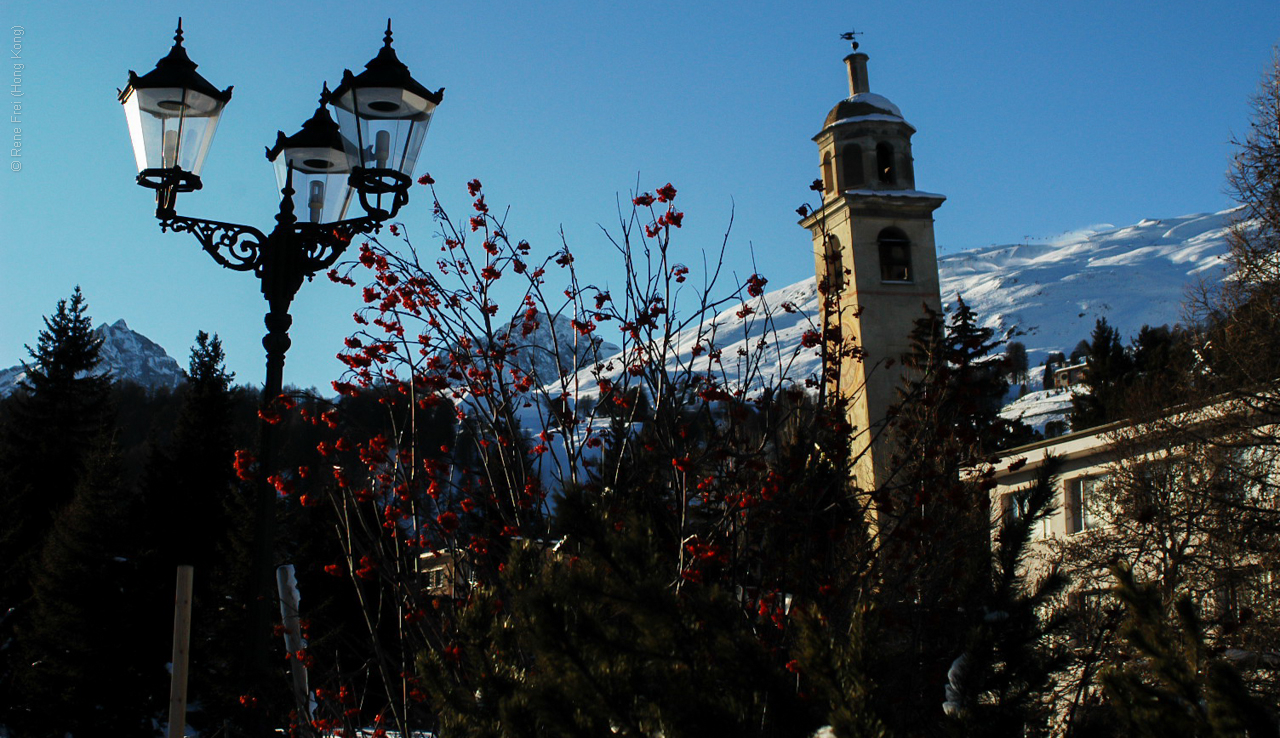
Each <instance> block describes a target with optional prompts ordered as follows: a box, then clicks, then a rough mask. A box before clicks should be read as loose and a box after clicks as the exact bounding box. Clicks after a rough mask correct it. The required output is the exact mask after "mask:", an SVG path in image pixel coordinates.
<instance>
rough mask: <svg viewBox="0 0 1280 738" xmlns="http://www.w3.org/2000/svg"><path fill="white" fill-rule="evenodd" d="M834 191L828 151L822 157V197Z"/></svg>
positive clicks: (833, 179) (833, 174)
mask: <svg viewBox="0 0 1280 738" xmlns="http://www.w3.org/2000/svg"><path fill="white" fill-rule="evenodd" d="M834 191H835V173H834V172H833V171H832V168H831V152H830V151H828V152H827V153H826V154H824V155H823V157H822V193H823V194H824V195H826V194H830V193H832V192H834Z"/></svg>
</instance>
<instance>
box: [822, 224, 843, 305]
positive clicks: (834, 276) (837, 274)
mask: <svg viewBox="0 0 1280 738" xmlns="http://www.w3.org/2000/svg"><path fill="white" fill-rule="evenodd" d="M823 256H824V258H825V260H826V274H825V275H824V278H823V285H824V286H825V287H826V289H827V294H828V295H838V294H840V293H841V292H842V291H843V290H844V252H843V251H842V250H841V248H840V239H838V238H836V237H835V236H827V243H826V246H825V253H824V255H823Z"/></svg>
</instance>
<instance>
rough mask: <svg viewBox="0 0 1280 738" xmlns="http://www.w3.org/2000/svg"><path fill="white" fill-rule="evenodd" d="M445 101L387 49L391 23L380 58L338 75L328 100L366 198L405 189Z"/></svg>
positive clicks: (442, 89)
mask: <svg viewBox="0 0 1280 738" xmlns="http://www.w3.org/2000/svg"><path fill="white" fill-rule="evenodd" d="M443 97H444V88H441V89H439V90H437V91H436V92H432V91H431V90H428V89H427V88H425V87H423V86H422V85H421V84H419V83H418V82H417V80H415V79H414V78H413V77H412V76H411V75H410V74H409V68H408V67H406V66H405V65H404V63H402V62H401V61H400V60H399V59H398V58H397V57H396V52H395V50H394V49H392V48H391V22H390V21H387V33H386V36H385V38H384V39H383V47H382V49H381V51H379V52H378V55H377V56H376V57H374V58H373V60H372V61H370V62H369V63H368V64H366V65H365V71H363V72H361V73H360V74H358V75H353V74H351V71H350V70H346V71H344V72H343V73H342V83H341V84H339V85H338V87H337V88H336V89H334V91H333V92H332V93H331V94H330V95H329V103H330V104H331V105H333V107H334V110H335V112H336V113H337V116H338V125H339V126H340V127H341V130H342V134H343V136H344V137H345V138H346V140H347V142H348V145H349V146H350V147H351V148H350V149H349V150H348V151H349V155H350V159H351V162H352V166H353V167H354V173H355V176H354V177H353V184H354V185H355V186H356V188H357V189H359V190H360V191H361V194H362V196H363V195H364V194H366V193H372V194H382V193H386V192H391V191H397V192H403V191H405V190H407V189H408V187H409V185H410V183H411V181H412V177H413V169H414V165H415V164H416V163H417V160H418V152H419V151H420V150H421V149H422V142H423V140H424V139H425V138H426V135H427V127H428V126H429V125H430V124H431V115H432V113H433V112H434V111H435V108H436V105H438V104H440V101H441V99H443Z"/></svg>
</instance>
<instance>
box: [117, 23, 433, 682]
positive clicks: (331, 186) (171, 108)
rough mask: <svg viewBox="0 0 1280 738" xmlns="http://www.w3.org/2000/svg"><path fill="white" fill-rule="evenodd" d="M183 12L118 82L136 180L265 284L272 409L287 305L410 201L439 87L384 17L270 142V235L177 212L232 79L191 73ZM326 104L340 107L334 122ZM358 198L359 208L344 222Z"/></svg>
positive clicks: (266, 603)
mask: <svg viewBox="0 0 1280 738" xmlns="http://www.w3.org/2000/svg"><path fill="white" fill-rule="evenodd" d="M182 40H183V38H182V20H181V19H179V20H178V30H177V33H176V35H175V36H174V44H173V48H172V49H171V50H170V51H169V54H168V55H167V56H165V57H164V58H163V59H161V60H160V61H159V62H157V63H156V68H155V69H154V70H152V71H150V72H148V73H147V74H144V75H142V76H138V75H137V74H135V73H134V72H133V71H130V72H129V84H128V85H126V87H125V88H124V90H122V91H120V94H119V98H120V102H121V104H123V105H124V109H125V119H126V121H127V122H128V124H129V137H130V139H131V140H132V143H133V151H134V158H135V159H136V160H137V165H138V177H137V182H138V184H140V185H142V186H143V187H147V188H149V189H153V190H155V191H156V218H157V219H158V220H159V221H160V229H161V230H162V231H169V230H172V231H175V232H182V231H185V232H188V233H191V234H192V235H193V236H195V238H196V240H198V241H199V242H200V245H201V246H202V247H203V248H204V250H205V251H206V252H207V253H208V254H209V255H210V256H211V257H213V259H214V261H216V262H218V263H219V264H221V265H222V266H224V267H226V268H228V269H233V270H235V271H242V272H249V271H251V272H253V273H254V275H256V276H257V277H258V279H259V280H260V281H261V283H262V295H263V297H265V298H266V300H267V304H268V306H269V310H268V312H267V315H266V326H267V334H266V336H265V337H264V338H263V339H262V344H263V347H264V348H265V349H266V352H267V376H266V382H265V384H264V386H263V391H262V404H263V406H264V408H266V407H269V406H270V405H271V404H272V403H274V402H275V401H276V400H277V398H278V397H279V396H280V393H281V390H282V389H283V379H284V376H283V375H284V357H285V352H286V351H288V349H289V344H290V340H289V326H290V325H291V324H292V322H293V318H292V316H290V315H289V305H290V304H291V303H292V302H293V298H294V296H295V295H296V294H297V292H298V289H299V288H300V287H301V286H302V282H303V280H305V279H309V278H310V277H313V276H315V274H316V273H317V272H319V271H321V270H324V269H327V268H329V267H330V266H331V265H333V263H334V262H336V261H337V260H338V259H339V258H340V257H341V256H342V253H343V252H344V251H345V250H346V248H347V245H348V244H349V243H350V242H351V239H352V238H353V237H355V236H357V235H360V234H365V233H372V232H375V231H377V230H378V229H379V228H381V226H382V224H383V223H384V222H385V221H387V220H389V219H391V218H394V217H395V215H396V213H397V212H398V211H399V209H400V208H401V207H403V206H404V205H405V204H407V203H408V201H409V195H408V192H409V187H410V185H411V184H412V175H413V169H414V165H415V164H416V162H417V159H418V152H419V151H420V150H421V148H422V143H423V140H424V139H425V137H426V132H427V126H428V125H429V124H430V122H431V116H432V113H433V112H434V111H435V108H436V106H437V105H438V104H439V103H440V101H441V99H442V98H443V96H444V89H443V88H441V89H440V90H437V91H435V92H432V91H430V90H428V89H427V88H425V87H423V86H422V85H421V84H420V83H418V82H417V80H415V79H413V76H412V75H410V73H409V69H408V67H406V66H405V65H404V64H403V63H402V62H401V61H400V60H399V59H398V58H397V57H396V53H395V50H393V49H392V48H391V21H387V32H386V35H385V37H384V39H383V47H382V49H381V50H380V51H379V52H378V54H377V56H376V57H375V58H374V59H373V60H372V61H370V62H369V63H368V64H367V65H365V71H364V72H361V73H360V74H359V75H353V74H352V73H351V72H350V70H346V71H344V72H343V76H342V83H341V84H340V85H339V86H338V88H337V89H335V90H334V91H333V92H329V90H328V87H327V85H326V87H325V89H324V93H323V94H322V95H321V99H320V107H319V109H318V110H316V113H315V115H313V116H312V117H311V118H310V119H309V120H308V121H307V122H306V123H304V124H303V125H302V130H300V131H299V132H298V133H295V134H294V135H292V136H285V135H284V133H283V132H281V133H279V134H278V135H277V137H276V142H275V145H274V146H272V147H270V148H268V149H267V158H268V160H270V161H272V162H273V163H274V164H275V168H276V178H277V179H276V181H277V184H278V185H279V187H280V194H281V199H280V212H279V214H278V215H277V216H276V225H275V227H274V228H273V229H272V230H271V233H270V235H266V234H263V232H262V231H260V230H258V229H257V228H254V227H252V226H247V225H240V224H236V223H224V222H221V221H215V220H205V219H201V218H190V217H186V216H181V215H178V214H177V212H176V211H175V206H176V203H177V196H178V193H182V192H192V191H195V190H198V189H200V188H201V181H200V170H201V167H202V166H203V165H204V159H205V156H206V155H207V154H208V152H209V146H210V143H211V142H212V141H213V134H214V131H215V130H216V129H217V126H218V120H219V118H220V116H221V114H222V110H223V108H224V107H225V106H226V104H227V102H228V101H229V100H230V99H231V88H230V87H228V88H227V89H225V90H221V91H220V90H218V88H216V87H214V86H213V85H212V84H210V83H209V81H208V80H206V79H205V78H204V77H202V76H200V75H199V74H198V73H197V72H196V64H195V63H194V62H192V61H191V59H190V58H188V56H187V52H186V49H185V48H183V45H182ZM327 106H332V107H334V108H335V109H336V110H337V113H338V122H336V123H335V122H334V120H333V118H332V117H330V115H329V112H328V110H327ZM353 193H354V194H355V195H357V196H358V197H359V200H360V204H361V206H362V207H363V209H364V212H365V214H364V215H363V216H361V217H357V218H351V219H346V211H347V209H348V207H349V206H350V204H351V201H352V199H353ZM272 436H273V433H272V425H271V424H270V423H266V422H264V423H263V424H262V425H261V438H260V443H261V446H260V452H259V468H260V469H261V470H262V472H263V473H261V474H259V477H260V483H259V486H258V499H257V504H256V506H255V508H256V525H255V534H254V577H255V582H254V590H253V592H252V596H251V598H250V603H251V604H250V607H251V608H252V609H253V614H252V615H251V625H252V627H253V628H254V635H253V639H254V640H253V645H254V649H253V650H254V652H255V653H256V655H257V658H258V659H260V661H259V664H258V666H259V668H262V669H265V664H266V658H267V651H268V648H269V643H270V642H269V639H268V638H269V634H270V622H271V600H272V597H271V582H272V569H273V563H274V562H273V558H274V557H273V549H274V543H275V514H274V513H275V490H274V489H272V488H271V487H270V485H268V484H267V483H266V481H265V477H266V474H267V473H268V472H269V471H270V470H271V469H272V468H273V466H272V464H273V456H274V451H275V445H274V443H273V439H272Z"/></svg>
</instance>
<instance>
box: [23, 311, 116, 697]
mask: <svg viewBox="0 0 1280 738" xmlns="http://www.w3.org/2000/svg"><path fill="white" fill-rule="evenodd" d="M44 323H45V328H44V330H42V331H41V332H40V334H39V336H38V338H37V341H36V346H35V348H31V347H28V348H27V350H28V352H29V353H30V355H31V359H32V363H31V364H26V365H25V368H26V380H25V382H24V383H23V385H22V386H20V387H19V389H18V391H17V392H16V393H15V394H14V395H13V396H12V397H10V398H9V400H8V401H7V402H6V403H5V405H4V408H5V412H4V415H3V418H0V490H3V494H0V700H3V698H4V696H5V695H7V694H11V693H12V692H11V690H10V689H9V687H10V686H11V681H12V679H13V677H14V671H13V669H14V663H15V662H14V661H13V658H14V655H15V652H16V651H18V650H19V649H18V648H17V646H16V645H15V643H14V641H12V640H11V639H12V629H13V628H14V627H15V626H16V624H17V623H18V622H19V621H20V620H22V619H23V618H24V617H26V616H28V615H29V613H28V612H26V609H27V605H29V599H30V597H31V592H32V589H31V576H32V573H33V569H34V568H35V565H36V563H37V562H38V560H39V557H40V552H41V549H42V547H43V545H44V543H45V540H46V538H47V537H48V535H49V532H50V531H51V530H52V528H53V523H54V520H55V519H56V518H57V516H58V515H59V514H60V512H61V511H62V509H63V508H64V507H66V506H67V505H68V504H69V503H70V502H71V499H72V496H73V494H74V491H75V488H76V485H77V483H78V482H79V479H80V476H81V474H82V472H83V470H84V467H85V459H86V456H87V453H88V449H89V447H90V441H91V440H92V439H93V438H94V437H95V436H96V435H97V434H98V433H99V431H100V429H101V427H102V424H103V422H104V419H105V417H106V414H107V398H108V389H109V384H108V380H107V379H105V378H103V377H98V376H94V375H93V374H92V372H93V371H94V370H95V369H96V368H97V366H98V361H99V357H98V351H99V348H100V346H101V341H100V339H98V338H96V337H95V336H94V335H93V327H92V322H91V320H90V318H89V316H88V314H87V305H86V303H85V300H84V296H83V295H82V294H81V292H80V288H79V287H77V288H76V289H75V291H74V292H73V293H72V296H71V299H70V300H69V301H68V300H59V301H58V304H57V308H56V310H55V312H54V314H53V315H52V316H50V317H46V318H45V320H44ZM6 644H7V645H6Z"/></svg>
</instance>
